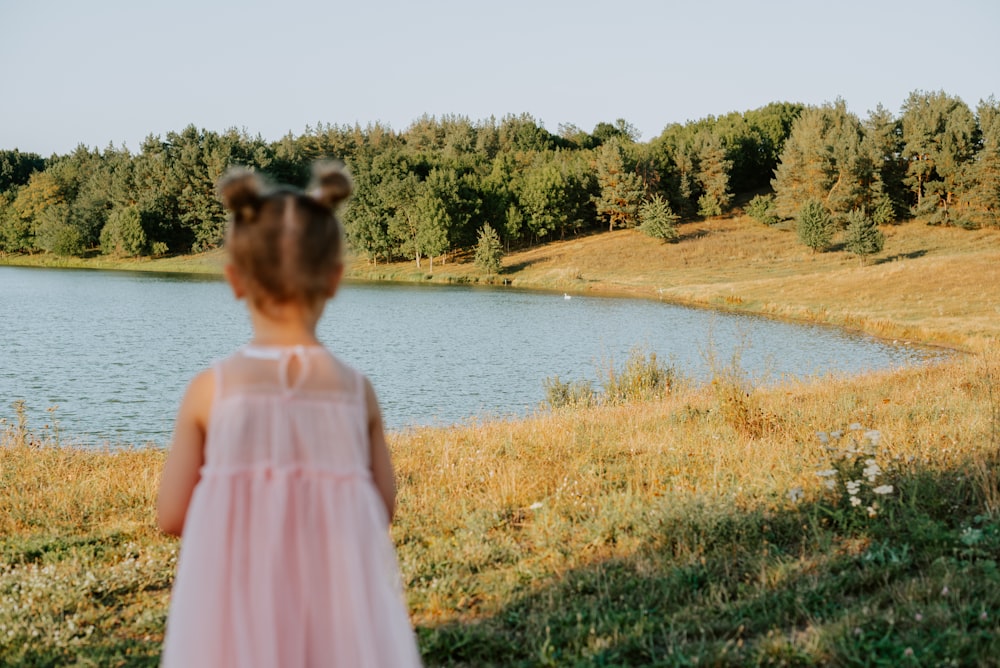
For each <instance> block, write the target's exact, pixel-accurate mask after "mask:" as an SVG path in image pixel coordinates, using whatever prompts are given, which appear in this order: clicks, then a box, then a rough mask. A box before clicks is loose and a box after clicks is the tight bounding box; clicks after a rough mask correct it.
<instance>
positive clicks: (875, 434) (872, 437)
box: [865, 429, 882, 445]
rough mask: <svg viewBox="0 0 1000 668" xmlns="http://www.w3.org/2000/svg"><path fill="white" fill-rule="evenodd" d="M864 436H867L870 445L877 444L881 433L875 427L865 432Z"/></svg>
mask: <svg viewBox="0 0 1000 668" xmlns="http://www.w3.org/2000/svg"><path fill="white" fill-rule="evenodd" d="M865 438H867V439H868V440H869V441H870V442H871V444H872V445H878V444H879V441H881V440H882V434H881V433H880V432H879V431H878V430H877V429H869V430H868V431H866V432H865Z"/></svg>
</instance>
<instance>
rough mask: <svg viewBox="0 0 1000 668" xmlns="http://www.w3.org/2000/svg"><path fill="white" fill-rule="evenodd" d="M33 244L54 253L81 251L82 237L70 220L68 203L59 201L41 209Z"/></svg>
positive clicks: (70, 253) (76, 252)
mask: <svg viewBox="0 0 1000 668" xmlns="http://www.w3.org/2000/svg"><path fill="white" fill-rule="evenodd" d="M35 244H36V245H37V246H38V247H39V248H41V249H42V250H45V251H48V252H50V253H54V254H56V255H79V254H80V253H82V252H83V250H84V244H83V237H82V236H81V235H80V230H79V229H77V228H76V227H75V226H73V224H72V223H71V222H70V210H69V205H68V204H66V203H65V202H59V203H57V204H53V205H52V206H50V207H48V208H46V209H45V210H44V211H42V213H41V215H40V216H39V217H38V220H37V227H36V228H35Z"/></svg>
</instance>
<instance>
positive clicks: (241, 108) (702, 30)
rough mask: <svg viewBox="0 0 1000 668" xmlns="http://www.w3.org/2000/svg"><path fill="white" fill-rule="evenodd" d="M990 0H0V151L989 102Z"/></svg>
mask: <svg viewBox="0 0 1000 668" xmlns="http://www.w3.org/2000/svg"><path fill="white" fill-rule="evenodd" d="M998 33H1000V2H996V0H938V1H937V2H928V1H926V0H839V1H837V2H830V1H829V0H827V1H812V0H798V1H795V0H787V1H786V0H780V1H779V0H770V1H769V0H757V1H756V2H754V1H751V0H660V1H656V0H614V1H613V2H612V1H605V2H595V1H593V0H507V1H506V2H502V3H501V2H496V1H495V0H492V1H489V2H485V1H480V0H419V1H418V0H361V1H357V2H344V1H342V0H283V1H282V2H256V1H254V0H241V1H239V2H236V1H230V0H218V1H215V0H171V2H142V1H136V0H127V1H117V0H116V1H111V0H107V1H105V0H90V1H89V2H79V1H78V0H32V1H31V2H28V1H27V0H0V63H2V69H0V72H3V76H2V77H0V149H13V148H18V149H20V150H22V151H30V152H34V153H39V154H41V155H43V156H45V157H48V156H49V155H51V154H53V153H58V154H64V153H68V152H70V151H72V150H73V149H74V148H75V147H76V146H77V145H79V144H83V145H85V146H88V147H91V148H102V149H103V148H104V147H106V146H108V145H109V144H114V145H115V146H117V147H121V146H125V147H127V148H129V149H130V150H133V151H137V150H138V149H139V147H140V144H141V142H142V140H143V138H145V137H146V136H148V135H151V134H152V135H157V136H161V137H162V136H164V135H166V133H168V132H171V131H180V130H181V129H183V128H184V127H186V126H187V125H190V124H194V125H196V126H198V127H199V128H204V129H207V130H213V131H217V132H223V131H225V130H227V129H229V128H237V129H240V130H244V131H246V132H247V133H248V134H250V135H253V136H256V135H260V136H262V137H263V138H264V139H266V140H274V139H278V138H280V137H282V136H284V135H286V134H288V133H289V132H291V133H292V134H295V135H299V134H302V133H303V132H304V131H305V129H306V127H307V126H310V125H311V126H315V125H316V124H317V123H324V124H326V123H332V124H337V125H342V124H349V125H354V124H355V123H359V124H361V125H362V126H365V125H367V124H369V123H374V122H379V123H382V124H385V125H389V126H390V127H392V128H393V129H395V130H405V129H406V128H407V127H408V126H409V125H410V124H411V123H412V122H413V121H415V120H417V119H418V118H420V117H421V116H422V115H425V114H427V115H431V116H437V117H440V116H443V115H460V116H465V117H468V118H469V119H471V120H473V121H477V120H484V119H488V118H490V117H491V116H492V117H496V118H497V119H500V118H502V117H503V116H505V115H508V114H517V115H519V114H522V113H527V114H530V115H531V116H533V117H534V118H535V119H536V120H537V121H540V122H541V123H542V124H544V126H545V127H546V128H547V129H548V130H550V131H551V132H558V129H559V126H560V125H563V124H572V125H575V126H577V127H579V128H581V129H583V130H586V131H590V130H593V128H594V126H595V125H596V124H597V123H600V122H611V123H613V122H614V121H615V120H616V119H619V118H622V119H625V120H626V121H627V122H629V123H630V124H632V125H633V126H634V127H635V128H637V129H638V131H639V132H640V135H641V139H642V140H644V141H648V140H650V139H652V138H654V137H656V136H657V135H659V134H660V133H661V132H662V130H663V128H664V127H666V126H667V125H669V124H671V123H684V122H686V121H689V120H695V119H698V118H703V117H705V116H708V115H715V116H719V115H723V114H726V113H729V112H731V111H746V110H748V109H755V108H758V107H761V106H763V105H765V104H767V103H769V102H777V101H788V102H800V103H804V104H822V103H824V102H832V101H834V100H835V99H837V98H838V97H840V98H843V99H844V100H845V101H846V103H847V106H848V108H849V109H850V110H851V111H853V112H855V113H857V114H858V115H859V116H861V117H864V116H866V115H867V113H868V111H869V110H871V109H874V108H875V107H876V105H878V104H880V103H881V104H882V105H884V106H885V107H886V108H888V109H890V110H891V111H894V112H896V113H898V112H899V110H900V107H901V105H902V104H903V102H904V101H905V99H906V97H907V96H908V95H909V94H910V92H912V91H914V90H924V91H936V90H943V91H945V92H946V93H948V94H949V95H956V96H958V97H960V98H962V100H964V101H965V102H966V103H967V104H969V106H970V107H973V108H975V106H976V105H977V104H978V102H979V101H980V100H981V99H985V98H988V97H989V96H991V95H996V96H998V97H1000V39H998V38H997V35H998Z"/></svg>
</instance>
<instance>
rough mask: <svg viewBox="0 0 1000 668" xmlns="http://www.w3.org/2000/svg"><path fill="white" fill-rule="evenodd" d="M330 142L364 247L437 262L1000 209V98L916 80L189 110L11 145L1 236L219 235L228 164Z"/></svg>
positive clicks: (167, 243) (1, 180) (44, 245)
mask: <svg viewBox="0 0 1000 668" xmlns="http://www.w3.org/2000/svg"><path fill="white" fill-rule="evenodd" d="M321 159H338V160H342V161H344V162H345V163H346V164H347V165H348V167H349V169H350V171H351V173H352V175H353V177H354V180H355V195H354V197H353V199H352V200H351V202H350V204H349V206H348V207H347V209H346V210H345V211H344V215H343V219H344V224H345V228H346V232H347V235H348V239H349V242H350V244H351V246H352V248H353V250H354V252H355V253H357V254H360V255H362V256H364V257H366V258H367V259H368V260H369V262H373V263H379V262H385V261H395V260H402V259H409V260H411V261H415V262H416V263H417V265H421V262H422V261H426V262H427V263H428V264H429V268H430V270H431V271H433V263H434V261H435V260H437V261H439V262H444V261H447V259H448V257H449V255H450V254H452V253H453V252H454V251H457V250H460V249H468V248H470V247H472V246H475V244H476V241H477V237H478V238H482V237H483V236H484V233H485V232H489V234H490V235H491V237H493V238H497V237H498V238H499V240H500V242H501V244H502V247H503V248H505V249H507V250H510V249H515V248H523V247H526V246H530V245H534V244H538V243H543V242H545V241H548V240H551V239H554V238H565V237H566V236H567V235H574V234H579V233H582V232H598V231H600V230H613V229H615V228H633V227H635V228H639V229H641V230H643V231H645V232H646V233H648V234H650V235H651V236H654V237H658V238H661V239H663V240H665V241H669V240H671V239H673V238H674V237H675V236H676V228H675V224H676V223H677V222H683V221H686V220H693V219H697V218H699V217H706V216H716V215H723V214H726V213H728V212H731V211H732V210H733V209H734V205H735V203H740V204H741V206H742V209H743V210H744V211H745V212H746V213H747V214H749V215H750V216H752V217H753V218H755V219H756V220H758V221H760V222H761V223H762V224H771V225H773V224H778V223H781V222H782V221H789V220H797V219H801V220H808V219H813V218H816V217H817V216H818V217H819V218H821V219H823V220H824V221H827V223H828V224H829V225H831V226H837V225H839V226H841V227H844V226H846V225H848V224H849V223H850V224H852V225H854V224H855V223H857V222H858V221H863V222H867V224H869V225H870V226H875V227H877V226H879V225H887V224H891V223H893V222H894V221H897V220H901V219H904V218H912V217H916V218H919V219H922V220H925V221H926V222H927V223H928V224H934V225H950V226H957V227H965V228H977V227H1000V103H998V102H997V101H996V100H995V99H994V98H993V97H991V98H989V99H988V100H984V101H981V102H980V103H979V104H978V105H977V106H976V108H975V109H972V108H970V107H969V106H968V105H967V104H966V103H965V102H963V101H962V100H961V99H959V98H958V97H954V96H950V95H948V94H947V93H945V92H943V91H938V92H924V91H914V92H913V93H911V94H910V95H909V96H908V98H907V99H906V100H905V102H904V103H903V105H902V107H901V109H900V112H899V113H898V114H895V113H893V112H891V111H889V110H887V109H885V108H884V107H882V106H881V105H879V106H878V107H877V108H876V109H875V110H873V111H871V112H869V113H868V115H867V117H866V118H860V117H858V116H857V115H856V114H854V113H851V112H850V111H848V109H847V105H846V103H845V102H844V101H843V100H839V99H838V100H836V101H835V102H832V103H826V104H823V105H820V106H806V105H802V104H796V103H789V102H775V103H771V104H768V105H766V106H764V107H761V108H759V109H754V110H749V111H746V112H743V113H739V112H733V113H729V114H726V115H723V116H719V117H714V116H709V117H707V118H703V119H700V120H696V121H690V122H687V123H684V124H679V123H675V124H670V125H668V126H666V127H665V128H664V130H663V132H662V133H661V134H660V135H659V136H657V137H655V138H652V139H650V140H649V141H640V137H639V136H638V133H637V132H636V130H635V129H634V128H633V127H632V126H631V125H630V124H629V123H628V122H627V121H625V120H622V119H619V120H617V121H615V122H613V123H604V122H602V123H599V124H598V125H597V126H596V127H595V128H593V130H592V131H590V132H587V131H584V130H582V129H580V128H578V127H576V126H573V125H560V126H559V127H558V129H557V132H555V133H552V132H550V131H549V130H547V129H546V128H545V127H544V126H543V125H542V124H541V123H540V122H538V121H536V120H535V119H534V118H533V117H531V116H530V115H527V114H522V115H520V116H513V115H511V116H506V117H504V118H502V119H499V120H498V119H496V118H490V119H487V120H479V121H471V120H469V119H468V118H465V117H462V116H443V117H440V118H437V117H431V116H423V117H421V118H419V119H417V120H416V121H415V122H413V123H412V124H411V125H410V127H408V128H406V129H405V130H403V131H395V130H393V129H391V128H389V127H386V126H383V125H381V124H377V123H375V124H369V125H368V126H366V127H361V126H360V125H354V126H338V125H330V124H323V123H319V124H317V125H316V127H307V128H306V129H305V130H304V132H303V133H302V134H301V135H298V136H295V135H293V134H291V133H289V134H288V135H286V136H285V137H283V138H281V139H280V140H277V141H265V140H264V139H262V138H261V137H260V136H259V135H258V136H256V137H254V136H252V135H250V134H249V133H247V132H246V131H245V130H237V129H229V130H226V131H224V132H221V133H219V132H215V131H210V130H205V129H198V128H197V127H195V126H193V125H191V126H188V127H186V128H184V129H182V130H181V131H180V132H170V133H168V134H167V135H166V137H159V136H153V135H150V136H148V137H147V138H146V139H145V140H144V141H143V142H142V145H141V146H140V147H139V150H138V152H131V151H129V150H127V149H126V148H124V147H122V148H116V147H115V146H113V145H111V146H108V147H107V148H105V149H104V150H98V149H96V148H89V147H86V146H83V145H81V146H78V147H77V148H76V150H74V151H73V152H72V153H69V154H67V155H52V156H50V157H48V158H43V157H42V156H40V155H37V154H34V153H30V152H21V151H20V150H18V149H17V148H14V149H9V150H0V252H5V253H36V252H49V253H55V254H59V255H89V254H95V253H104V254H107V255H116V256H162V255H168V254H170V255H173V254H185V253H192V252H201V251H206V250H210V249H213V248H216V247H218V246H219V245H220V244H221V242H222V236H223V231H224V227H225V214H224V212H223V210H222V207H221V205H220V203H219V201H218V198H217V197H216V193H215V182H216V180H217V178H218V177H219V175H220V174H221V173H222V172H224V171H225V170H226V169H227V168H228V167H229V166H231V165H245V166H249V167H251V168H253V169H256V170H258V171H260V172H262V173H264V174H266V175H268V176H269V177H271V178H272V179H273V180H275V181H278V182H283V183H291V184H295V185H299V186H305V185H306V183H307V182H308V180H309V178H310V169H311V165H312V163H313V162H314V161H316V160H321ZM487 226H488V228H489V229H488V230H487ZM801 236H802V233H801V222H800V237H801ZM803 241H805V242H806V243H807V244H809V245H812V244H811V243H810V242H809V241H807V239H806V238H803ZM821 245H822V244H820V246H821Z"/></svg>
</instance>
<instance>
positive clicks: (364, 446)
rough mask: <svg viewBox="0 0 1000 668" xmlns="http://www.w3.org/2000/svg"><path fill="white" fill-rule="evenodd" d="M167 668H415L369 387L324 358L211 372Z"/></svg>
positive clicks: (267, 355) (310, 352)
mask: <svg viewBox="0 0 1000 668" xmlns="http://www.w3.org/2000/svg"><path fill="white" fill-rule="evenodd" d="M214 373H215V386H216V396H215V400H214V403H213V406H212V412H211V417H210V419H209V425H208V434H207V438H206V443H205V464H204V467H203V468H202V470H201V478H200V480H199V482H198V484H197V485H196V487H195V489H194V493H193V496H192V498H191V503H190V506H189V507H188V514H187V517H186V520H185V525H184V534H183V536H182V540H181V550H180V557H179V561H178V566H177V576H176V579H175V582H174V588H173V592H172V595H171V605H170V613H169V617H168V619H167V630H166V639H165V641H164V649H163V665H164V666H178V667H183V668H194V667H197V666H212V667H213V668H220V667H224V666H238V667H240V668H247V667H253V666H262V667H264V666H266V667H268V668H278V667H280V668H286V667H288V668H293V667H296V666H351V667H352V668H353V667H358V668H364V667H368V666H371V667H383V666H384V667H391V668H403V667H406V666H419V665H420V657H419V653H418V650H417V644H416V638H415V635H414V633H413V629H412V627H411V626H410V621H409V618H408V615H407V611H406V607H405V603H404V601H403V597H402V589H401V586H400V580H399V570H398V565H397V561H396V554H395V550H394V548H393V545H392V541H391V539H390V536H389V532H388V518H387V516H386V512H385V506H384V505H383V503H382V500H381V497H380V496H379V494H378V491H377V489H376V488H375V485H374V483H373V481H372V476H371V468H370V464H371V462H370V459H371V454H370V447H369V438H368V417H367V408H366V401H365V385H364V378H363V376H362V375H361V374H360V373H359V372H357V371H355V370H354V369H352V368H351V367H349V366H348V365H346V364H344V363H343V362H341V361H340V360H338V359H337V358H336V357H334V356H333V355H332V354H330V353H329V352H328V351H327V350H326V349H325V348H323V347H321V346H295V347H264V346H252V345H248V346H244V347H243V348H241V349H240V350H238V351H237V352H236V353H235V354H233V355H232V356H230V357H228V358H227V359H225V360H222V361H221V362H218V363H216V364H215V365H214Z"/></svg>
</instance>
